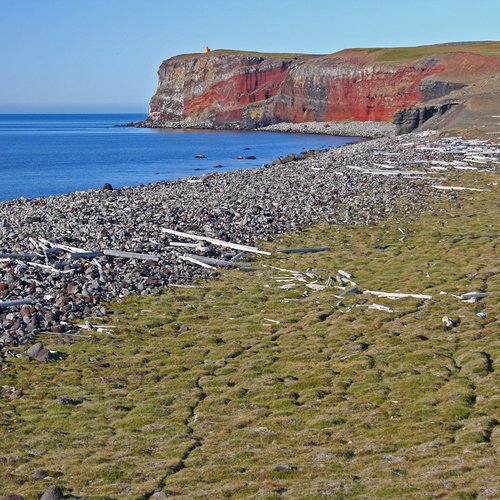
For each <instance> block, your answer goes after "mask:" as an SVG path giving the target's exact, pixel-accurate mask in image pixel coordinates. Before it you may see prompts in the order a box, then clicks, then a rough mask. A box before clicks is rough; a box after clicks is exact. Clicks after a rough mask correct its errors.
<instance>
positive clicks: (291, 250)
mask: <svg viewBox="0 0 500 500" xmlns="http://www.w3.org/2000/svg"><path fill="white" fill-rule="evenodd" d="M327 250H331V247H311V248H280V250H279V251H280V252H281V253H316V252H326V251H327Z"/></svg>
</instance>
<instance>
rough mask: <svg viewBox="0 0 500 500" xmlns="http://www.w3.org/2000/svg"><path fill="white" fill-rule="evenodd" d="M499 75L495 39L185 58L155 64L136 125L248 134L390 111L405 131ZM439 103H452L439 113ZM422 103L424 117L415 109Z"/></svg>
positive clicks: (375, 117)
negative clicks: (146, 104)
mask: <svg viewBox="0 0 500 500" xmlns="http://www.w3.org/2000/svg"><path fill="white" fill-rule="evenodd" d="M499 74H500V42H481V43H467V44H444V45H435V46H425V47H414V48H401V49H348V50H344V51H341V52H338V53H335V54H330V55H304V54H263V53H256V52H238V51H228V50H215V51H213V52H210V53H208V54H186V55H181V56H176V57H173V58H171V59H168V60H166V61H164V62H163V63H162V64H161V66H160V69H159V71H158V77H159V80H158V88H157V91H156V93H155V95H154V96H153V98H152V99H151V104H150V112H149V117H148V120H147V121H146V122H145V123H144V124H145V125H146V126H157V127H162V126H166V127H210V128H211V127H214V128H254V127H259V126H265V125H269V124H272V123H277V122H283V121H286V122H295V123H300V122H307V121H340V120H359V121H369V120H370V121H388V120H391V119H392V118H393V116H394V115H395V114H396V113H397V114H396V120H399V121H400V122H401V123H405V124H406V125H405V127H404V128H405V130H406V131H407V130H408V129H410V128H411V126H410V125H409V124H410V123H413V124H415V123H416V124H417V126H418V125H421V124H422V123H423V122H422V118H425V119H427V118H428V117H430V116H433V114H435V113H433V112H432V110H433V109H434V108H435V109H439V114H442V113H443V112H444V111H446V110H447V109H450V108H451V107H452V105H453V104H458V101H459V100H460V96H461V95H465V94H464V89H468V88H469V87H471V86H474V85H476V84H477V82H478V81H482V80H484V79H488V78H489V79H491V78H492V77H495V75H496V77H498V75H499ZM461 92H462V94H460V93H461ZM446 96H448V97H450V96H452V97H453V96H456V98H457V100H458V101H457V102H456V103H455V102H454V103H448V104H450V105H446V106H441V102H440V100H442V99H443V98H444V97H446ZM426 103H431V105H430V106H429V110H430V111H429V110H427V108H425V109H423V110H417V111H415V107H419V106H421V105H425V104H426ZM402 110H410V115H411V116H405V113H406V111H402ZM443 110H444V111H443Z"/></svg>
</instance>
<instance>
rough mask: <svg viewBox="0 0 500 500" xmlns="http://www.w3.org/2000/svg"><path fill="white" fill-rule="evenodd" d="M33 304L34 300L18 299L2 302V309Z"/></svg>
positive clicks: (0, 304) (0, 305)
mask: <svg viewBox="0 0 500 500" xmlns="http://www.w3.org/2000/svg"><path fill="white" fill-rule="evenodd" d="M30 304H33V299H18V300H6V301H0V307H16V306H24V305H30Z"/></svg>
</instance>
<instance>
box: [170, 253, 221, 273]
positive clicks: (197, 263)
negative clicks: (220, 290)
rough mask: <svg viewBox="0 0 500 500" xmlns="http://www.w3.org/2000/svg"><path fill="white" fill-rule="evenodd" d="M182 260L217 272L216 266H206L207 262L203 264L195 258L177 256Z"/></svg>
mask: <svg viewBox="0 0 500 500" xmlns="http://www.w3.org/2000/svg"><path fill="white" fill-rule="evenodd" d="M177 257H178V258H179V259H180V260H184V261H186V262H191V263H192V264H196V265H198V266H201V267H205V268H206V269H215V270H217V269H216V268H215V267H214V266H211V265H209V264H205V262H202V261H201V260H198V259H194V258H193V257H188V256H187V255H178V256H177Z"/></svg>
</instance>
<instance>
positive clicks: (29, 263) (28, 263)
mask: <svg viewBox="0 0 500 500" xmlns="http://www.w3.org/2000/svg"><path fill="white" fill-rule="evenodd" d="M26 265H28V266H30V267H39V268H40V269H46V270H47V271H50V272H54V273H60V272H61V271H60V270H59V269H56V268H55V267H52V266H47V265H45V264H39V263H38V262H26Z"/></svg>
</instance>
